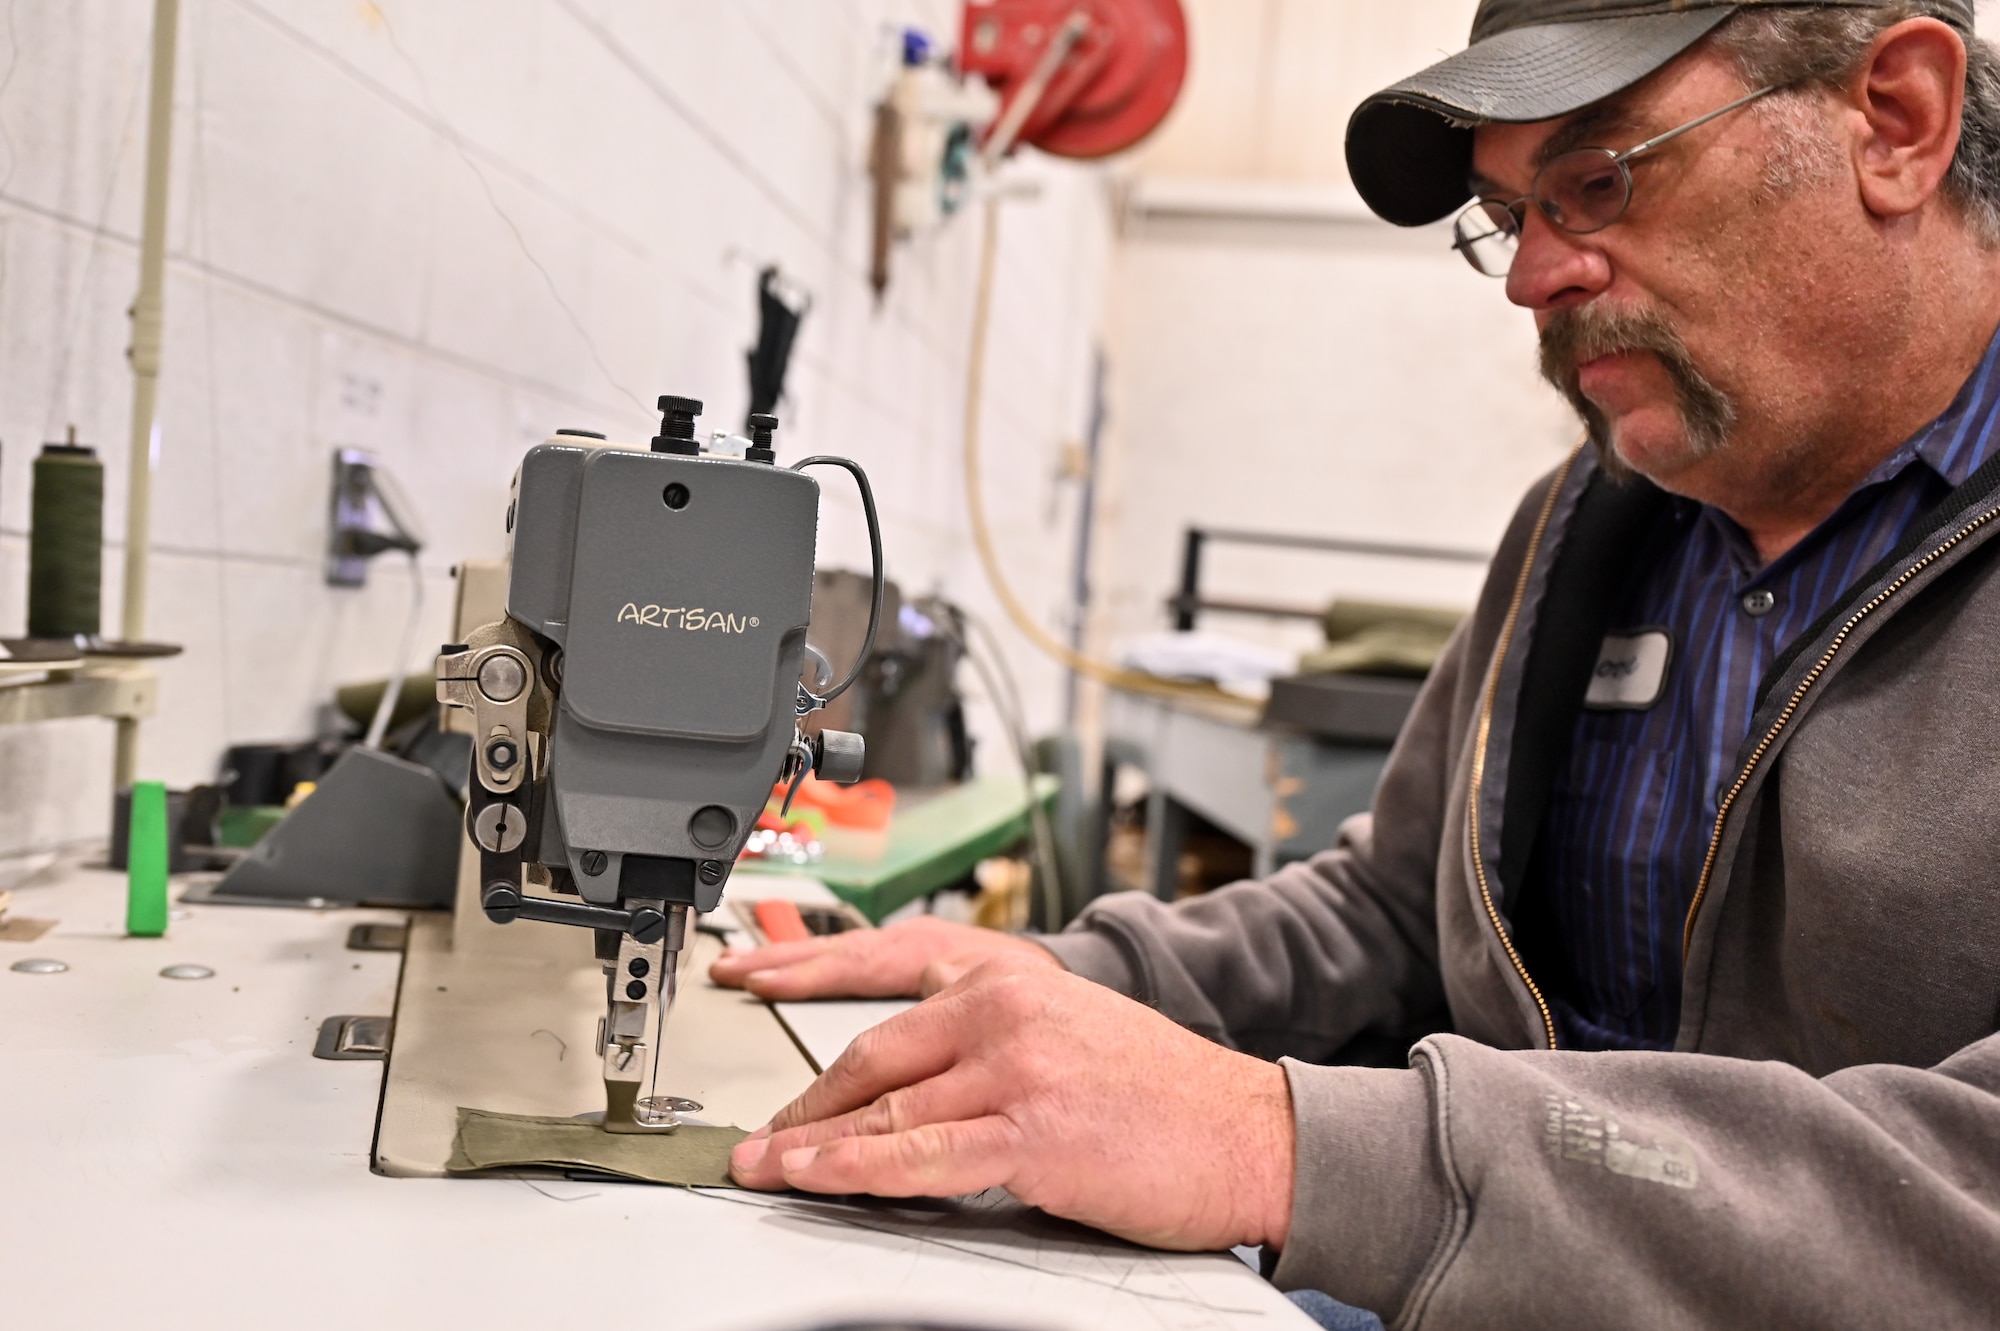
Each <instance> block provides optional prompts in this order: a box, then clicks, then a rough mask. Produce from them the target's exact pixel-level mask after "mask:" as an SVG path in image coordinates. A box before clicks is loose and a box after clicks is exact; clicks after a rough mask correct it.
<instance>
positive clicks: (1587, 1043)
mask: <svg viewBox="0 0 2000 1331" xmlns="http://www.w3.org/2000/svg"><path fill="white" fill-rule="evenodd" d="M1997 433H2000V336H1997V337H1996V338H1995V340H1994V341H1993V343H1992V344H1991V345H1989V346H1988V348H1987V351H1986V356H1985V359H1984V360H1982V361H1981V362H1980V365H1979V368H1978V369H1977V370H1975V371H1974V372H1973V375H1972V377H1971V378H1970V379H1969V380H1967V381H1966V384H1965V387H1964V388H1962V389H1960V390H1959V395H1958V398H1957V400H1956V401H1955V402H1953V403H1952V405H1951V408H1950V409H1949V410H1948V411H1946V412H1945V413H1944V415H1942V416H1940V417H1938V419H1937V420H1935V421H1933V422H1932V423H1931V424H1930V425H1928V426H1926V427H1925V428H1924V429H1923V430H1921V431H1919V432H1918V433H1917V435H1916V436H1915V437H1914V438H1912V439H1911V440H1909V441H1908V442H1907V443H1905V444H1904V445H1903V446H1902V447H1900V448H1898V449H1897V450H1896V451H1895V453H1893V454H1892V455H1891V456H1890V457H1889V458H1888V459H1887V460H1886V461H1884V462H1883V463H1882V465H1881V466H1879V467H1877V468H1876V469H1875V470H1874V471H1873V472H1872V473H1870V474H1869V476H1868V477H1867V479H1865V480H1864V481H1863V482H1862V483H1861V485H1860V486H1859V487H1858V488H1857V489H1856V490H1855V491H1854V493H1853V494H1852V495H1850V496H1849V497H1848V499H1847V501H1846V502H1845V503H1844V504H1842V505H1841V507H1840V508H1839V510H1838V511H1836V512H1835V513H1834V514H1833V516H1831V517H1829V518H1828V519H1827V520H1826V521H1825V522H1823V523H1821V524H1820V526H1819V527H1818V528H1816V529H1815V530H1814V531H1813V532H1812V534H1811V535H1809V536H1807V537H1806V539H1805V540H1803V541H1801V542H1800V543H1799V544H1798V545H1797V546H1795V547H1794V548H1793V549H1791V550H1789V551H1787V552H1786V553H1785V554H1784V555H1783V556H1782V557H1780V558H1778V559H1776V560H1773V561H1772V562H1771V563H1770V564H1769V565H1768V566H1760V564H1759V562H1758V558H1757V554H1756V551H1755V549H1754V548H1753V547H1752V545H1751V543H1750V541H1749V539H1748V538H1747V537H1746V536H1745V535H1744V533H1743V530H1742V529H1741V528H1740V527H1738V526H1737V525H1736V524H1735V523H1734V522H1732V521H1731V520H1730V519H1729V518H1727V517H1725V516H1724V515H1723V514H1722V513H1720V512H1719V511H1717V510H1716V509H1714V508H1710V507H1708V506H1706V505H1702V504H1696V503H1693V502H1692V501H1688V500H1679V499H1677V500H1675V501H1673V502H1672V503H1670V504H1669V505H1668V506H1667V507H1666V510H1665V511H1664V513H1663V514H1662V516H1661V518H1660V519H1659V521H1658V523H1657V525H1656V526H1655V528H1654V530H1653V531H1652V532H1651V533H1650V534H1649V535H1648V536H1647V537H1646V540H1647V542H1648V547H1649V548H1648V549H1647V551H1646V552H1645V554H1644V555H1643V556H1642V558H1641V559H1640V560H1639V561H1638V564H1637V569H1638V571H1637V572H1636V573H1635V574H1634V575H1633V579H1632V582H1631V584H1630V585H1629V586H1628V587H1627V588H1626V590H1625V592H1624V594H1623V597H1622V600H1621V602H1620V608H1619V610H1618V612H1617V613H1616V614H1615V616H1614V619H1613V623H1614V625H1616V626H1618V631H1624V630H1627V629H1630V630H1639V629H1647V630H1664V631H1665V633H1666V634H1667V636H1668V639H1669V640H1670V643H1671V652H1670V656H1669V659H1668V662H1667V666H1666V673H1665V677H1664V680H1663V681H1662V682H1661V684H1660V687H1659V690H1658V696H1657V701H1654V702H1653V703H1652V704H1651V705H1650V706H1648V707H1644V708H1643V709H1636V708H1635V709H1631V710H1596V709H1592V708H1589V707H1587V708H1586V710H1585V711H1584V712H1583V714H1582V716H1581V718H1580V719H1579V720H1578V722H1577V726H1576V737H1575V743H1574V745H1573V747H1572V750H1571V753H1570V757H1569V762H1568V765H1567V767H1566V768H1565V769H1564V770H1563V771H1561V772H1559V773H1558V775H1557V779H1556V783H1555V791H1554V795H1553V798H1552V800H1551V803H1550V806H1549V812H1548V821H1547V823H1546V824H1545V828H1544V835H1545V836H1546V837H1547V843H1548V847H1549V860H1548V868H1549V874H1550V877H1549V884H1550V889H1551V901H1552V905H1553V907H1554V911H1555V923H1556V929H1557V933H1558V938H1559V943H1558V950H1559V952H1560V953H1561V955H1562V956H1563V957H1564V959H1565V960H1566V961H1567V963H1568V970H1569V974H1568V975H1566V976H1562V977H1560V978H1559V979H1557V981H1556V983H1555V984H1553V985H1552V986H1551V987H1552V988H1553V989H1554V990H1555V992H1554V993H1552V994H1551V995H1550V1001H1551V1005H1552V1006H1553V1008H1554V1010H1555V1016H1556V1022H1557V1027H1558V1030H1559V1032H1560V1035H1561V1040H1562V1043H1563V1044H1564V1045H1565V1046H1566V1047H1568V1048H1574V1049H1667V1048H1671V1047H1672V1045H1673V1042H1674V1037H1675V1033H1676V1029H1677V1028H1678V1026H1679V1023H1680V1006H1681V929H1682V925H1683V922H1684V921H1685V919H1686V917H1687V912H1688V909H1689V906H1690V904H1691V901H1692V898H1693V896H1694V891H1695V884H1696V882H1697V880H1698V879H1699V877H1700V874H1701V866H1702V861H1703V859H1704V857H1705V856H1706V854H1707V850H1708V841H1709V836H1710V833H1711V832H1712V831H1713V829H1714V825H1715V816H1716V811H1717V806H1718V804H1719V803H1720V797H1721V795H1722V794H1723V793H1724V792H1725V791H1726V790H1727V788H1728V786H1729V784H1730V783H1732V782H1733V781H1734V779H1735V777H1736V772H1737V753H1738V749H1739V747H1740V746H1741V745H1742V743H1743V740H1744V739H1745V738H1746V737H1747V735H1748V734H1749V729H1750V719H1751V716H1752V714H1753V712H1754V711H1755V709H1756V694H1757V687H1758V684H1759V683H1760V682H1761V680H1762V679H1763V676H1764V672H1765V671H1766V670H1767V669H1768V668H1769V667H1770V665H1771V663H1772V662H1773V661H1775V660H1776V659H1777V658H1778V657H1779V656H1780V655H1782V654H1783V653H1784V651H1785V649H1786V648H1787V647H1788V646H1790V645H1791V643H1792V640H1793V639H1794V638H1795V637H1797V635H1798V634H1800V633H1801V632H1803V631H1804V630H1805V629H1806V628H1807V627H1808V626H1809V625H1811V624H1812V623H1813V622H1814V621H1815V620H1817V619H1819V617H1820V616H1821V615H1822V614H1824V613H1825V612H1826V611H1827V610H1829V609H1830V608H1832V607H1833V606H1834V605H1835V604H1837V603H1838V602H1839V600H1840V599H1841V594H1842V593H1843V592H1844V591H1846V590H1847V588H1848V587H1849V586H1850V585H1851V584H1852V583H1853V582H1854V580H1855V579H1856V578H1857V577H1859V576H1860V575H1861V574H1862V573H1864V572H1866V571H1867V570H1868V569H1869V568H1871V567H1873V566H1874V564H1875V563H1876V562H1877V561H1879V560H1880V559H1881V558H1882V557H1883V556H1885V555H1887V554H1888V553H1889V552H1890V551H1891V550H1893V549H1895V548H1896V546H1897V545H1898V544H1900V543H1901V542H1902V541H1903V539H1904V538H1905V537H1906V536H1908V535H1909V534H1910V531H1911V527H1912V525H1913V524H1914V523H1915V522H1916V520H1917V519H1918V518H1919V517H1920V516H1922V515H1923V514H1924V513H1925V512H1927V511H1928V510H1929V509H1931V508H1932V507H1933V506H1934V505H1936V504H1937V503H1938V502H1939V501H1940V500H1942V499H1943V498H1944V497H1945V496H1946V495H1947V494H1948V493H1950V492H1951V490H1953V489H1955V488H1956V487H1957V486H1959V485H1961V484H1963V483H1964V482H1965V480H1966V479H1967V478H1968V477H1970V476H1971V475H1972V473H1973V472H1974V471H1976V470H1977V469H1978V468H1979V466H1980V464H1981V463H1983V462H1984V461H1985V460H1986V458H1987V457H1988V455H1989V453H1990V452H1992V450H1993V449H1994V448H1995V446H1996V443H2000V440H1996V434H1997ZM1655 642H1657V638H1656V639H1655ZM1642 686H1643V682H1642Z"/></svg>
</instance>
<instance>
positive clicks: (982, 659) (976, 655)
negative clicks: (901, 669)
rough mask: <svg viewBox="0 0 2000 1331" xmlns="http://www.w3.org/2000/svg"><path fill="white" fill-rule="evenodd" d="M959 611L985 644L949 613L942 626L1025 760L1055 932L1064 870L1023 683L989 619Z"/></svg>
mask: <svg viewBox="0 0 2000 1331" xmlns="http://www.w3.org/2000/svg"><path fill="white" fill-rule="evenodd" d="M959 613H960V614H961V615H964V616H965V622H966V623H968V624H970V625H971V626H972V627H973V628H976V629H978V630H979V638H980V648H981V650H979V651H974V650H973V648H972V643H971V640H970V637H969V636H968V635H964V634H961V633H959V631H958V629H957V626H956V625H953V624H951V623H950V622H949V616H941V617H940V618H939V626H940V628H941V629H942V631H943V632H944V633H945V635H946V636H947V637H949V638H950V639H951V640H952V641H953V642H955V643H956V644H958V649H959V651H961V652H963V653H964V654H965V659H966V660H968V661H970V662H972V668H973V669H974V670H975V671H977V672H978V674H979V678H980V680H981V682H982V683H984V684H985V685H986V691H987V693H988V694H990V695H992V698H993V710H994V711H996V712H998V713H999V714H1000V724H1001V726H1002V727H1003V728H1004V729H1005V730H1006V732H1007V738H1008V740H1009V742H1011V743H1012V744H1013V746H1014V756H1015V757H1016V759H1017V760H1018V761H1019V762H1020V764H1021V784H1022V786H1023V787H1024V788H1025V789H1026V791H1027V798H1028V830H1029V834H1030V840H1031V842H1032V844H1033V846H1034V857H1035V877H1037V878H1038V879H1040V880H1041V886H1042V927H1043V928H1044V929H1045V930H1047V931H1048V932H1050V933H1055V932H1057V931H1058V930H1060V929H1061V928H1062V927H1063V924H1064V923H1065V921H1064V919H1063V904H1064V903H1063V895H1062V872H1061V867H1060V865H1059V864H1058V863H1057V860H1056V848H1055V831H1054V829H1053V828H1051V827H1050V826H1049V811H1048V810H1047V809H1046V808H1044V807H1043V805H1042V801H1041V798H1040V794H1039V792H1038V791H1037V790H1036V789H1035V775H1036V772H1035V757H1034V748H1033V746H1032V745H1031V744H1030V743H1029V741H1028V723H1027V709H1026V708H1025V707H1024V706H1023V705H1022V703H1021V690H1020V686H1019V684H1018V683H1017V682H1016V680H1015V679H1014V672H1013V670H1012V668H1011V667H1009V666H1008V664H1007V658H1006V656H1005V655H1004V654H1002V652H1001V650H1000V642H999V639H997V638H996V637H995V636H994V633H993V630H992V629H991V628H989V627H987V625H986V623H985V621H984V620H981V619H979V618H977V617H975V616H973V615H972V614H970V613H968V612H966V611H965V610H963V609H961V610H959ZM989 663H990V664H989Z"/></svg>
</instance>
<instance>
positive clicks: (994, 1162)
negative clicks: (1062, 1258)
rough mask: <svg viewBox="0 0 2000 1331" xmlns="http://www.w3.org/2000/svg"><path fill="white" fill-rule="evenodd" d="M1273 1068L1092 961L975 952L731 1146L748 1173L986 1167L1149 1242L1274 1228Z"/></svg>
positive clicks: (1283, 1219) (1283, 1097) (1286, 1134)
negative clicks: (1150, 1002) (1083, 972)
mask: <svg viewBox="0 0 2000 1331" xmlns="http://www.w3.org/2000/svg"><path fill="white" fill-rule="evenodd" d="M1292 1160H1293V1125H1292V1102H1291V1092H1290V1090H1289V1088H1288V1087H1287V1085H1286V1082H1285V1074H1284V1071H1283V1069H1281V1068H1279V1067H1278V1066H1277V1065H1275V1064H1272V1063H1266V1062H1264V1061H1262V1060H1261V1059H1255V1058H1251V1057H1249V1056H1247V1055H1244V1054H1238V1053H1232V1052H1231V1051H1229V1050H1226V1049H1223V1048H1221V1047H1220V1046H1218V1045H1215V1044H1212V1043H1210V1042H1209V1041H1207V1040H1204V1039H1202V1038H1201V1037H1200V1036H1198V1035H1195V1034H1193V1033H1191V1032H1189V1031H1187V1030H1184V1029H1183V1028H1181V1027H1179V1026H1177V1025H1175V1024H1174V1023H1173V1022H1171V1021H1169V1020H1167V1019H1166V1018H1165V1017H1163V1016H1161V1015H1160V1014H1159V1013H1157V1012H1155V1011H1153V1010H1152V1009H1151V1008H1147V1007H1144V1006H1141V1005H1140V1004H1138V1003H1135V1002H1133V1001H1132V1000H1130V999H1128V998H1124V997H1121V996H1120V995H1118V994H1116V993H1113V992H1112V991H1111V990H1109V989H1106V988H1104V987H1102V986H1100V985H1097V984H1093V983H1092V982H1091V981H1089V980H1085V979H1082V978H1081V977H1078V976H1075V975H1071V974H1069V973H1067V972H1065V971H1060V970H1057V969H1055V968H1053V967H1048V966H1023V965H1021V964H1019V963H1017V962H1015V961H1013V960H1012V959H1001V960H995V961H990V962H987V963H986V964H984V965H982V966H980V967H978V968H977V969H975V970H973V971H972V972H971V973H970V974H968V975H966V976H964V977H963V978H961V979H960V980H958V981H957V982H956V983H955V984H953V985H951V986H950V987H949V988H947V989H945V990H943V991H942V992H940V993H938V994H937V995H935V996H934V997H932V998H930V999H927V1000H926V1001H924V1002H923V1003H920V1004H918V1005H917V1006H916V1007H914V1008H912V1009H910V1010H909V1011H908V1012H905V1013H902V1014H901V1015H899V1016H896V1017H893V1018H891V1019H890V1020H888V1021H886V1022H884V1023H882V1024H881V1025H880V1026H877V1027H875V1028H874V1029H873V1030H870V1031H868V1032H867V1033H865V1034H863V1035H862V1036H861V1037H860V1038H859V1039H857V1040H855V1042H854V1043H853V1044H852V1045H850V1046H849V1047H848V1049H847V1051H846V1052H845V1053H843V1054H842V1055H841V1056H840V1057H839V1058H838V1059H836V1060H835V1061H834V1064H833V1066H832V1067H830V1068H828V1069H827V1070H826V1072H825V1074H824V1075H822V1076H821V1077H820V1078H819V1080H818V1081H816V1082H814V1083H813V1084H812V1086H811V1087H809V1088H808V1089H807V1090H806V1092H805V1094H804V1095H801V1096H800V1097H799V1098H798V1099H797V1100H794V1101H793V1102H792V1103H791V1104H789V1105H787V1106H786V1107H785V1108H784V1109H783V1110H782V1111H781V1112H780V1113H779V1114H778V1116H777V1117H776V1118H775V1119H773V1120H772V1121H771V1124H770V1125H769V1126H768V1127H767V1128H765V1129H763V1130H761V1131H760V1132H758V1133H757V1134H756V1135H755V1136H753V1137H752V1138H750V1139H749V1140H748V1141H745V1142H743V1143H742V1144H740V1145H739V1146H737V1148H736V1151H735V1153H734V1155H733V1156H732V1157H731V1160H730V1172H731V1173H732V1174H733V1175H734V1176H735V1177H736V1180H737V1182H739V1183H741V1184H743V1185H744V1186H745V1187H751V1188H784V1187H791V1188H798V1189H800V1190H802V1191H806V1192H822V1193H872V1194H875V1195H877V1196H882V1197H950V1196H958V1195H962V1194H966V1193H974V1192H980V1191H983V1190H984V1189H987V1188H991V1187H995V1186H999V1187H1004V1188H1006V1189H1007V1190H1008V1191H1009V1192H1010V1193H1012V1194H1013V1195H1014V1196H1015V1197H1017V1198H1019V1199H1020V1200H1021V1201H1023V1202H1026V1203H1028V1204H1030V1205H1032V1206H1039V1207H1041V1208H1042V1209H1043V1210H1045V1211H1048V1212H1050V1213H1052V1214H1054V1215H1059V1216H1063V1217H1066V1218H1068V1219H1071V1220H1076V1221H1080V1222H1082V1223H1084V1224H1087V1225H1092V1226H1095V1227H1096V1228H1098V1229H1102V1230H1106V1231H1108V1232H1110V1233H1113V1234H1117V1235H1120V1236H1122V1237H1124V1238H1128V1239H1132V1240H1134V1241H1137V1242H1140V1243H1146V1244H1151V1245H1152V1246H1154V1247H1159V1248H1174V1249H1181V1250H1186V1251H1203V1250H1212V1249H1220V1248H1226V1247H1230V1246H1232V1245H1235V1244H1246V1243H1247V1244H1257V1243H1266V1244H1271V1245H1273V1246H1278V1247H1281V1246H1283V1244H1284V1241H1285V1235H1286V1232H1287V1230H1288V1229H1289V1227H1290V1222H1291V1209H1292Z"/></svg>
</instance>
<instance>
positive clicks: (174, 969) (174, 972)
mask: <svg viewBox="0 0 2000 1331" xmlns="http://www.w3.org/2000/svg"><path fill="white" fill-rule="evenodd" d="M160 978H161V979H163V980H211V979H214V978H215V972H214V971H212V970H210V969H209V968H208V967H206V966H185V965H183V966H168V967H167V968H166V969H164V970H162V971H161V972H160Z"/></svg>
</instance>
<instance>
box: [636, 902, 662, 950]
mask: <svg viewBox="0 0 2000 1331" xmlns="http://www.w3.org/2000/svg"><path fill="white" fill-rule="evenodd" d="M631 928H632V937H634V938H636V939H638V940H639V941H640V942H642V943H644V944H646V945H647V946H648V947H651V946H652V945H653V944H654V943H657V942H659V941H660V940H661V939H662V938H665V937H666V936H667V917H666V916H664V915H662V914H660V912H658V911H656V910H654V909H652V908H651V907H647V908H644V909H641V910H635V911H633V912H632V926H631Z"/></svg>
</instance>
